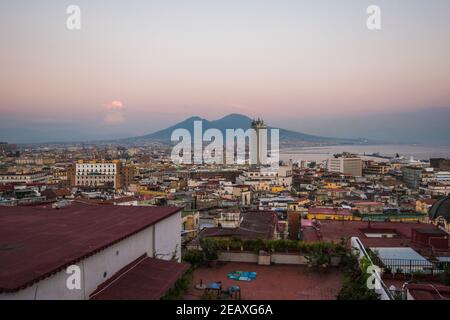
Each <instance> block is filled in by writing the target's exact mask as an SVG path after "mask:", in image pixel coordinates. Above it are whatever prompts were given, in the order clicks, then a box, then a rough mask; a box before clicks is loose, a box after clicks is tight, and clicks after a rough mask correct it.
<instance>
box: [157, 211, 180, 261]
mask: <svg viewBox="0 0 450 320" xmlns="http://www.w3.org/2000/svg"><path fill="white" fill-rule="evenodd" d="M181 224H182V219H181V211H180V212H177V213H175V214H174V215H172V216H170V217H168V218H167V219H164V220H162V221H160V222H158V223H157V224H156V225H155V229H156V232H155V254H156V256H155V258H158V259H164V260H170V259H171V258H172V256H173V253H174V252H175V250H176V257H177V259H178V261H180V260H181Z"/></svg>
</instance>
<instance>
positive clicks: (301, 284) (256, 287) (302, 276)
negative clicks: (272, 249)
mask: <svg viewBox="0 0 450 320" xmlns="http://www.w3.org/2000/svg"><path fill="white" fill-rule="evenodd" d="M236 270H239V271H255V272H257V277H256V280H253V281H250V282H246V281H236V280H231V279H228V277H227V274H228V273H229V272H232V271H236ZM200 280H202V281H203V283H204V284H209V283H211V282H215V281H222V288H224V289H226V288H228V287H230V286H232V285H238V286H240V287H241V298H242V300H334V299H336V295H337V294H338V292H339V290H340V289H341V287H342V275H341V273H340V272H339V270H337V269H330V270H328V271H327V272H326V273H320V272H318V271H315V270H312V269H310V268H308V267H306V266H297V265H271V266H261V265H257V264H252V263H237V262H229V263H226V264H224V265H219V266H216V267H214V268H207V267H202V268H198V269H197V270H195V272H194V279H193V282H192V288H191V289H190V290H189V291H188V293H187V295H186V296H185V299H200V297H201V296H202V294H203V291H202V290H198V289H196V288H195V285H196V284H198V283H200Z"/></svg>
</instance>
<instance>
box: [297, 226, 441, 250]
mask: <svg viewBox="0 0 450 320" xmlns="http://www.w3.org/2000/svg"><path fill="white" fill-rule="evenodd" d="M414 229H420V230H421V232H425V230H427V232H431V233H435V232H437V233H440V230H439V228H437V227H436V226H434V225H431V224H426V223H415V222H370V223H369V222H362V221H333V220H320V231H321V234H322V238H321V239H322V240H323V241H327V242H331V241H334V242H337V241H339V240H340V239H341V238H342V237H344V238H347V237H358V238H359V239H360V240H361V241H362V242H363V244H364V246H366V247H414V246H418V245H417V244H413V243H412V242H411V235H412V231H413V230H414ZM369 233H374V234H376V233H395V236H394V237H391V238H390V237H387V238H385V237H368V236H367V234H369ZM321 239H320V237H319V235H318V233H317V232H316V231H315V230H314V228H312V227H306V228H305V229H304V240H305V241H307V242H317V241H320V240H321Z"/></svg>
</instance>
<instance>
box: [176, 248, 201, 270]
mask: <svg viewBox="0 0 450 320" xmlns="http://www.w3.org/2000/svg"><path fill="white" fill-rule="evenodd" d="M182 260H183V261H185V262H187V263H189V264H190V265H191V266H192V267H193V268H198V267H199V266H201V265H203V264H204V263H205V254H204V252H203V251H200V250H188V251H186V252H185V253H184V255H183V257H182Z"/></svg>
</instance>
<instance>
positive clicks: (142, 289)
mask: <svg viewBox="0 0 450 320" xmlns="http://www.w3.org/2000/svg"><path fill="white" fill-rule="evenodd" d="M188 269H189V264H187V263H178V262H175V261H166V260H160V259H154V258H149V257H147V256H146V255H143V256H141V257H139V258H138V259H136V260H135V261H133V262H132V263H130V264H129V265H127V266H126V267H124V268H123V269H122V270H120V271H119V272H117V273H116V274H115V275H114V276H113V277H112V278H111V279H109V280H108V281H106V282H104V283H103V284H101V285H100V286H99V287H98V288H97V290H95V291H94V292H93V293H92V294H91V295H90V299H92V300H158V299H160V298H161V297H162V296H163V295H164V294H165V293H166V292H167V291H168V290H169V289H170V288H171V287H172V286H173V285H174V284H175V282H176V281H177V280H178V279H179V278H180V277H181V276H182V275H183V274H184V273H185V272H186V271H187V270H188Z"/></svg>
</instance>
